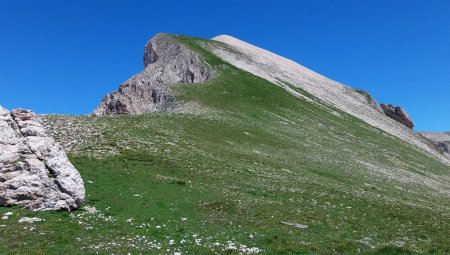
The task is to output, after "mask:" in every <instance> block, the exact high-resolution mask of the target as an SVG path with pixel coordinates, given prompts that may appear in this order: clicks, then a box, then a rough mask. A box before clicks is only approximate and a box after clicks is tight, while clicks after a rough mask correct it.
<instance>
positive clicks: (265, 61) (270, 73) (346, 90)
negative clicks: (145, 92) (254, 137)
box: [210, 35, 449, 164]
mask: <svg viewBox="0 0 450 255" xmlns="http://www.w3.org/2000/svg"><path fill="white" fill-rule="evenodd" d="M213 40H215V41H219V42H223V43H225V44H226V45H227V46H230V47H231V48H230V47H226V46H221V47H220V46H219V47H218V45H217V44H216V45H212V47H210V49H211V50H212V51H213V52H214V53H215V54H217V55H218V56H220V57H221V58H222V59H223V60H225V61H226V62H229V63H231V64H233V65H235V66H237V67H239V68H241V69H243V70H246V71H248V72H250V73H252V74H254V75H256V76H259V77H262V78H264V79H267V80H269V81H271V82H273V83H274V84H278V85H279V86H282V87H284V88H285V89H286V90H288V91H289V92H291V93H293V94H294V95H297V96H301V93H299V92H298V91H296V88H301V89H303V90H305V91H306V92H308V93H310V94H311V95H313V96H315V97H317V98H318V99H320V100H322V101H323V102H326V103H329V104H331V105H333V106H335V107H337V108H338V109H341V110H343V111H345V112H347V113H349V114H351V115H353V116H356V117H357V118H359V119H362V120H364V121H365V122H367V123H369V124H370V125H372V126H374V127H377V128H380V129H382V130H384V131H386V132H387V133H389V134H392V135H394V136H396V137H398V138H400V139H402V140H404V141H407V142H409V143H411V144H413V145H415V146H417V147H419V148H421V149H422V150H424V151H426V152H428V153H430V154H431V155H433V156H434V157H436V158H438V159H439V160H441V161H443V162H446V163H447V164H449V161H448V160H447V159H446V158H445V157H443V156H442V155H441V154H440V153H439V152H437V151H436V150H435V149H434V148H433V147H431V146H429V144H428V143H427V142H426V141H424V139H423V138H422V137H421V136H420V135H418V134H416V133H415V132H413V131H411V130H410V129H409V128H407V127H405V126H404V125H401V124H399V123H398V122H396V121H394V120H392V119H390V118H388V117H387V116H385V115H384V114H381V112H382V111H380V109H379V108H378V107H374V104H373V101H374V100H373V99H372V98H371V97H370V95H368V94H367V93H361V92H360V91H359V90H356V89H353V88H350V87H348V86H345V85H343V84H340V83H338V82H336V81H333V80H331V79H328V78H326V77H324V76H322V75H320V74H318V73H315V72H313V71H311V70H309V69H307V68H305V67H303V66H301V65H299V64H297V63H295V62H293V61H291V60H289V59H286V58H283V57H280V56H278V55H276V54H273V53H271V52H269V51H266V50H264V49H261V48H258V47H256V46H253V45H251V44H248V43H246V42H243V41H241V40H239V39H236V38H233V37H231V36H228V35H220V36H217V37H214V38H213Z"/></svg>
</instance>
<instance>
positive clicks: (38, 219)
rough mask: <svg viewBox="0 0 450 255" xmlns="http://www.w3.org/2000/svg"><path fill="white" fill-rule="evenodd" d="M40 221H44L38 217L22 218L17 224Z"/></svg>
mask: <svg viewBox="0 0 450 255" xmlns="http://www.w3.org/2000/svg"><path fill="white" fill-rule="evenodd" d="M40 221H44V220H43V219H41V218H38V217H33V218H29V217H23V218H21V219H20V220H19V223H33V222H40Z"/></svg>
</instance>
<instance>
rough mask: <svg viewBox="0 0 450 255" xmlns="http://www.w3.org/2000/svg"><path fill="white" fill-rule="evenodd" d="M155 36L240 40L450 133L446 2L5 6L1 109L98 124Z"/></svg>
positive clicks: (4, 2) (1, 9)
mask: <svg viewBox="0 0 450 255" xmlns="http://www.w3.org/2000/svg"><path fill="white" fill-rule="evenodd" d="M157 32H169V33H175V34H185V35H193V36H198V37H203V38H211V37H213V36H216V35H219V34H229V35H232V36H235V37H237V38H240V39H242V40H244V41H247V42H249V43H252V44H255V45H258V46H261V47H263V48H265V49H268V50H270V51H273V52H275V53H278V54H280V55H282V56H285V57H287V58H290V59H293V60H294V61H296V62H298V63H300V64H302V65H305V66H307V67H309V68H311V69H313V70H315V71H317V72H319V73H321V74H324V75H326V76H328V77H330V78H332V79H334V80H337V81H339V82H342V83H344V84H347V85H350V86H353V87H357V88H361V89H364V90H367V91H369V92H370V93H372V94H373V95H374V96H375V98H376V99H377V100H378V101H380V102H389V103H394V104H399V105H401V106H404V107H405V108H406V109H407V111H409V112H410V114H411V115H412V117H413V118H414V121H415V124H416V129H417V130H435V131H443V130H450V1H448V0H441V1H440V0H433V1H429V0H428V1H426V0H423V1H418V0H417V1H413V0H410V1H406V0H404V1H401V0H396V1H392V0H343V1H334V0H329V1H320V0H292V1H287V0H286V1H275V0H273V1H263V0H251V1H237V0H236V1H226V0H223V1H215V0H209V1H184V0H183V1H182V0H180V1H170V0H164V1H137V0H130V1H125V0H124V1H113V0H108V1H95V0H81V1H56V0H55V1H46V0H40V1H32V0H27V1H25V0H0V104H1V105H3V106H5V107H7V108H17V107H24V108H30V109H33V110H35V111H36V112H38V113H65V114H87V113H90V112H91V111H92V110H93V109H94V108H95V107H96V105H97V104H98V103H99V102H100V100H101V99H102V98H103V96H104V95H105V94H106V93H107V92H110V91H113V90H115V89H117V87H118V86H119V84H120V83H121V82H123V81H124V80H126V79H128V78H129V77H130V76H131V75H133V74H135V73H137V72H139V71H140V70H141V69H142V54H143V47H144V44H145V43H146V42H147V40H149V39H150V38H151V37H152V36H153V35H154V34H155V33H157Z"/></svg>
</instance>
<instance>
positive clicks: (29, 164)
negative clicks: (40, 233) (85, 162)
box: [0, 106, 85, 211]
mask: <svg viewBox="0 0 450 255" xmlns="http://www.w3.org/2000/svg"><path fill="white" fill-rule="evenodd" d="M84 196H85V190H84V184H83V180H82V179H81V176H80V174H79V173H78V171H77V170H76V169H75V168H74V167H73V165H72V164H71V163H70V161H69V159H68V158H67V156H66V154H65V152H64V150H63V149H62V148H61V147H60V146H59V145H57V144H55V142H54V140H53V139H52V138H50V137H49V136H48V135H47V133H46V131H45V129H44V127H43V126H42V124H41V123H40V122H39V120H38V118H37V116H36V115H35V114H34V113H33V112H31V111H28V110H21V109H18V110H14V111H12V112H9V111H7V110H6V109H4V108H2V107H1V106H0V205H1V206H12V205H19V206H21V207H24V208H27V209H32V210H69V211H70V210H72V209H76V208H78V207H79V206H80V204H81V203H82V202H83V201H84Z"/></svg>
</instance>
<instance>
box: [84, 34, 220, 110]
mask: <svg viewBox="0 0 450 255" xmlns="http://www.w3.org/2000/svg"><path fill="white" fill-rule="evenodd" d="M212 76H213V69H212V68H211V66H210V65H209V64H208V63H206V61H205V60H204V59H203V58H202V56H200V55H199V54H198V53H196V52H195V51H193V50H191V49H190V48H189V47H187V46H185V45H183V44H181V43H179V42H178V39H177V38H176V37H174V36H172V35H169V34H164V33H160V34H157V35H155V36H154V37H153V38H152V39H151V40H150V41H149V42H148V43H147V45H146V46H145V49H144V70H143V71H142V72H140V73H139V74H137V75H135V76H133V77H131V78H130V79H129V80H127V81H125V82H124V83H123V84H122V85H120V87H119V89H118V90H117V91H114V92H112V93H110V94H107V95H106V96H105V98H104V99H103V101H102V102H101V103H100V105H99V106H98V107H97V109H95V110H94V112H93V114H94V115H109V114H143V113H151V112H158V111H169V110H171V109H173V108H174V107H175V106H176V103H175V100H174V96H173V94H172V92H171V90H170V87H171V85H172V84H178V83H199V82H203V81H206V80H208V79H210V78H211V77H212Z"/></svg>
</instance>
